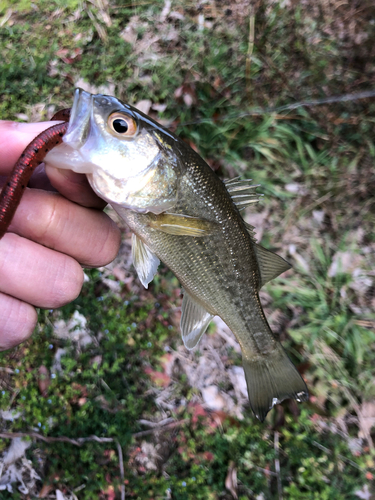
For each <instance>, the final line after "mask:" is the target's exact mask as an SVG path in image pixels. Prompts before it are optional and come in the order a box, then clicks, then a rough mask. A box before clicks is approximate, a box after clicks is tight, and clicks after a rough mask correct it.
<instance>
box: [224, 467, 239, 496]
mask: <svg viewBox="0 0 375 500" xmlns="http://www.w3.org/2000/svg"><path fill="white" fill-rule="evenodd" d="M225 487H226V489H227V490H228V491H230V493H231V494H232V496H233V498H236V499H237V498H238V496H237V491H236V490H237V469H236V468H235V466H234V462H233V461H232V460H231V461H230V462H229V467H228V472H227V477H226V478H225Z"/></svg>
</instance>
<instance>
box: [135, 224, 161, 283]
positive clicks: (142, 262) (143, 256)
mask: <svg viewBox="0 0 375 500" xmlns="http://www.w3.org/2000/svg"><path fill="white" fill-rule="evenodd" d="M132 257H133V264H134V267H135V270H136V271H137V274H138V278H139V280H140V282H141V283H142V285H143V286H144V287H145V288H148V284H149V283H150V281H152V279H153V277H154V276H155V274H156V272H157V270H158V266H159V264H160V260H159V259H158V257H156V255H155V254H154V253H153V252H151V250H150V249H149V248H148V246H147V245H146V244H145V243H143V241H142V240H141V239H140V238H138V236H136V235H135V234H134V233H133V235H132Z"/></svg>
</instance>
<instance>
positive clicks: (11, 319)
mask: <svg viewBox="0 0 375 500" xmlns="http://www.w3.org/2000/svg"><path fill="white" fill-rule="evenodd" d="M37 319H38V316H37V314H36V311H35V309H34V308H33V306H31V305H30V304H26V303H25V302H22V301H20V300H18V299H15V298H14V297H10V296H9V295H5V294H4V293H0V351H5V350H6V349H10V348H11V347H15V346H16V345H18V344H20V343H21V342H23V341H24V340H26V339H27V338H28V337H29V336H30V335H31V334H32V333H33V331H34V328H35V326H36V322H37Z"/></svg>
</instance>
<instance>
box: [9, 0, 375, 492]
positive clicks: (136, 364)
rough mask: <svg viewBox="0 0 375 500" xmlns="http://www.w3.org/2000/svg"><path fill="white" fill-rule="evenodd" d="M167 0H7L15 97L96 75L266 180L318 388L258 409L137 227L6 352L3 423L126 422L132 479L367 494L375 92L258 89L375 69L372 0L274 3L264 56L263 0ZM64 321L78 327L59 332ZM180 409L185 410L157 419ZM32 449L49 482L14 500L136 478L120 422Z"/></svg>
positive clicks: (268, 294)
mask: <svg viewBox="0 0 375 500" xmlns="http://www.w3.org/2000/svg"><path fill="white" fill-rule="evenodd" d="M167 5H168V4H167V3H164V2H162V1H161V0H160V1H155V2H148V1H145V2H134V1H133V2H129V3H120V4H119V3H118V2H117V3H116V2H112V1H108V2H97V1H90V2H81V1H76V0H71V1H69V2H60V1H52V2H48V3H47V2H45V1H44V0H42V1H40V2H38V3H37V4H35V3H32V2H29V1H26V0H23V1H22V2H10V1H3V2H0V47H1V54H2V61H1V63H0V116H1V118H3V119H25V115H26V116H27V117H28V119H30V120H42V119H46V118H48V117H50V116H51V115H52V114H53V112H54V110H56V109H58V108H63V107H68V106H70V105H71V102H72V95H73V88H74V86H75V85H76V84H77V82H83V81H84V82H87V83H89V84H90V85H91V86H92V87H91V90H92V91H93V92H95V91H98V92H104V93H105V92H107V93H113V94H115V95H116V96H118V97H119V98H121V99H123V100H124V101H126V102H129V103H131V104H135V105H136V104H137V103H138V102H139V101H141V100H148V101H149V104H150V105H151V109H150V113H151V115H152V116H153V117H155V118H157V119H159V120H161V121H162V122H163V123H166V124H167V125H168V126H169V127H170V128H171V129H172V130H174V131H176V132H177V133H178V134H179V135H180V136H181V137H182V138H183V139H184V140H186V141H187V142H189V143H190V144H192V145H193V146H194V147H195V148H196V149H197V150H198V151H199V152H200V154H202V156H203V157H204V158H205V159H206V160H207V161H208V162H209V164H210V165H211V166H212V168H214V169H215V170H216V172H217V173H218V174H219V175H220V176H221V177H233V176H235V175H242V176H244V177H249V178H253V180H254V183H260V184H261V185H262V187H261V188H260V189H259V191H260V192H263V193H264V194H265V196H264V198H263V199H262V201H261V203H260V204H259V206H258V207H255V208H254V209H252V211H249V213H248V214H247V215H246V217H247V218H248V219H249V222H250V223H251V222H252V221H253V222H254V225H256V226H257V227H256V229H257V231H258V235H259V234H262V244H264V245H265V246H266V247H269V248H272V249H275V250H277V251H278V252H279V253H281V254H282V255H284V256H285V257H286V258H287V259H289V260H290V261H291V262H292V264H293V266H294V269H293V271H289V272H288V273H287V274H285V275H284V276H283V277H281V278H278V279H277V280H274V281H273V282H272V283H270V284H268V285H267V286H266V287H265V289H264V290H263V291H262V294H261V295H262V300H263V303H264V307H265V311H266V315H267V317H268V318H269V319H270V323H271V326H272V328H273V329H274V330H275V331H277V332H278V333H279V334H280V335H281V338H282V340H283V343H284V345H286V348H287V350H288V352H289V353H290V354H291V356H292V358H293V360H294V362H296V364H297V365H298V366H299V369H300V371H301V372H302V373H303V375H304V377H305V379H306V380H307V383H308V385H309V389H310V392H311V398H310V401H309V403H306V404H304V405H302V406H298V407H297V406H296V405H294V404H291V403H288V402H286V403H284V404H283V405H281V406H279V407H278V408H277V410H274V411H273V412H271V414H270V415H269V417H268V418H267V422H266V423H265V424H264V425H261V424H259V423H257V422H256V421H255V420H254V418H253V417H252V415H251V412H250V410H249V408H248V407H247V406H246V404H245V400H243V399H241V395H240V393H239V392H238V390H237V387H235V386H234V385H233V380H232V379H231V378H230V376H229V374H230V373H232V372H231V370H232V368H234V367H236V366H237V365H240V364H241V360H240V357H239V354H238V353H237V352H236V350H235V349H234V348H232V347H230V345H229V344H226V343H224V342H223V341H222V340H220V339H221V337H220V336H219V335H218V334H216V333H215V329H212V331H211V333H210V335H208V336H206V337H205V339H203V341H202V343H201V345H200V347H199V350H198V351H197V352H195V353H193V354H186V352H185V351H184V350H183V348H182V347H181V346H180V344H181V341H180V338H179V333H178V330H177V324H178V319H179V318H178V313H177V312H176V307H177V306H179V305H180V290H179V284H178V282H177V280H176V279H175V278H174V277H173V276H172V274H171V273H170V272H168V271H167V270H166V269H165V268H162V269H161V273H160V275H158V276H157V277H156V279H155V280H154V282H153V283H152V284H151V286H150V289H149V290H148V291H144V290H143V289H142V288H141V287H140V286H139V283H138V281H137V279H135V278H134V271H133V270H132V268H131V267H129V264H128V262H129V259H128V253H127V250H126V248H128V246H127V245H128V233H127V232H126V231H125V230H124V238H125V240H124V241H125V243H124V245H125V246H124V249H123V251H122V252H121V254H120V256H119V258H118V259H117V261H116V264H115V265H114V266H109V267H108V268H107V269H101V270H99V271H96V270H92V271H89V272H87V275H88V278H89V279H88V281H87V283H85V285H84V288H83V291H82V293H81V295H80V297H79V298H78V299H77V300H76V301H75V302H74V303H72V304H70V305H68V306H66V307H64V308H62V309H61V310H59V311H40V316H39V325H38V328H37V331H36V333H35V334H34V336H33V338H32V339H31V340H29V341H27V342H26V343H25V344H23V345H22V346H20V347H19V348H17V349H15V350H13V351H11V352H7V353H3V354H1V355H0V359H1V364H2V365H3V366H4V367H6V368H7V371H1V372H0V390H1V399H0V408H1V409H2V410H9V411H13V412H15V416H14V419H13V420H1V430H2V432H10V433H14V432H26V433H30V432H39V433H40V434H42V435H44V436H47V437H49V438H52V437H61V436H65V437H67V438H69V439H71V440H73V439H76V438H79V437H87V436H90V435H96V436H98V437H101V438H105V437H107V438H113V439H116V440H117V441H118V442H119V443H120V445H121V447H122V450H123V453H124V480H125V487H126V495H127V497H129V498H135V499H138V498H139V499H143V498H155V499H163V498H177V499H179V500H180V499H181V500H183V499H190V498H194V499H199V498H202V499H203V498H204V499H230V498H233V496H232V493H231V491H235V492H236V494H237V496H238V498H240V499H245V498H254V499H255V498H257V499H267V500H268V499H270V500H271V499H276V498H277V499H280V498H282V497H283V498H290V499H291V500H298V499H317V498H319V499H335V498H337V499H341V498H346V499H353V500H355V499H357V498H360V495H362V498H363V495H366V491H369V492H370V493H369V494H372V491H373V474H374V451H373V444H372V424H373V423H375V412H374V396H375V394H374V392H375V391H374V383H373V380H374V368H373V367H374V346H375V338H374V325H375V314H374V305H375V298H374V290H375V283H374V277H373V276H374V274H373V269H374V264H375V259H374V254H375V252H374V249H375V239H374V231H373V225H374V218H375V214H374V210H375V205H374V201H373V186H374V181H375V170H374V166H373V165H374V156H375V146H374V138H373V124H374V106H375V105H374V102H373V100H372V99H366V100H359V101H352V102H341V103H335V104H330V105H327V104H325V105H321V106H313V107H299V108H297V109H295V110H292V111H279V112H268V113H265V112H264V111H262V109H265V108H267V109H268V108H277V107H279V106H283V105H288V104H291V103H294V102H296V101H305V100H311V99H320V98H324V97H326V96H331V95H339V94H348V93H354V92H359V91H362V90H368V89H371V85H372V82H373V81H374V75H375V66H374V64H373V62H372V61H373V60H374V55H375V54H374V46H375V44H374V43H373V40H374V29H375V28H374V25H373V24H371V22H370V21H371V17H372V14H371V13H372V10H371V3H370V2H364V3H363V5H362V7H361V9H359V8H358V9H357V8H356V7H355V6H353V5H351V4H345V5H344V4H340V3H339V2H330V3H326V2H319V3H318V4H317V3H310V4H296V5H295V6H291V5H289V4H287V3H285V2H284V3H282V2H273V3H268V2H263V3H261V4H260V3H259V5H257V6H255V7H254V12H253V15H255V33H254V35H255V45H254V50H253V53H252V57H251V64H250V72H248V73H246V64H248V63H246V61H247V60H248V57H247V54H248V53H249V20H250V16H251V15H252V14H251V13H250V12H249V10H248V6H247V4H243V5H242V4H240V3H236V4H233V6H231V7H230V8H227V7H224V5H222V4H221V3H220V2H216V3H205V4H202V5H201V6H200V7H197V6H196V4H195V3H193V2H180V1H178V0H175V1H173V2H172V4H171V7H170V10H169V12H167V10H168V9H166V10H165V11H163V9H164V8H166V7H167ZM163 12H164V13H163ZM202 23H203V24H202ZM25 33H27V37H25ZM156 105H159V108H158V107H157V106H156ZM160 105H162V107H160ZM158 109H159V110H158ZM160 109H162V111H160ZM259 221H261V222H259ZM116 266H117V268H121V269H122V271H123V272H122V274H121V273H120V275H119V271H118V269H117V271H116ZM77 315H78V316H77ZM77 317H78V318H81V320H82V318H84V320H85V321H87V325H86V328H82V327H81V326H80V325H79V322H78V323H77V321H76V322H75V323H74V322H72V318H77ZM57 323H58V324H59V325H60V327H61V325H62V327H64V328H65V329H67V328H68V329H69V327H70V328H73V330H74V331H75V333H74V332H71V333H70V335H68V334H65V336H64V335H60V336H59V335H58V334H57V332H58V330H57V328H56V325H57ZM64 325H65V326H64ZM69 325H70V326H69ZM85 335H89V336H90V339H91V343H89V344H85V343H84V342H83V341H82V338H83V337H84V336H85ZM74 339H75V340H74ZM212 353H216V355H215V354H212ZM215 356H216V357H215ZM217 358H218V359H217ZM213 359H215V360H216V361H213ZM200 360H203V362H202V361H200ZM168 363H169V364H168ZM199 363H201V364H199ZM210 363H213V364H212V365H211V364H210ZM204 364H206V365H207V367H211V366H212V367H213V368H212V370H213V371H214V372H215V374H217V376H216V375H215V380H214V381H211V382H210V384H211V385H212V384H213V385H217V387H218V388H219V392H220V391H221V392H220V394H221V397H222V398H224V399H225V398H227V399H225V401H226V404H225V405H224V406H222V409H221V410H218V411H213V410H210V409H208V408H207V406H205V405H204V404H203V399H202V391H201V389H202V387H205V386H204V384H203V382H204V381H203V382H199V383H202V384H203V386H202V385H199V383H198V382H197V383H195V384H194V383H193V380H194V377H193V374H194V371H197V370H199V369H200V367H201V366H202V365H204ZM41 367H43V368H41ZM168 367H169V368H168ZM223 367H224V369H223ZM207 369H208V370H209V369H210V368H207ZM199 373H201V372H199ZM203 374H204V377H208V375H207V373H205V372H203ZM204 377H203V378H204ZM45 380H47V382H46V384H45V385H46V387H45V386H43V384H42V382H43V381H45ZM230 405H232V406H230ZM17 414H20V416H18V417H17ZM16 417H17V418H16ZM167 418H169V419H171V418H172V419H174V422H173V425H175V426H174V427H173V426H172V427H170V428H169V427H166V428H165V429H164V430H163V429H162V430H157V429H156V430H155V429H154V430H152V429H153V428H152V427H150V426H148V427H147V425H150V424H149V423H150V422H151V424H152V423H155V422H158V421H162V420H165V419H167ZM142 422H143V423H142ZM145 422H146V424H145ZM147 422H148V424H147ZM145 430H146V431H147V430H148V431H150V432H149V433H147V434H146V435H144V436H143V435H141V436H139V435H138V433H140V432H143V431H145ZM277 442H279V447H278V446H277ZM9 444H10V440H9V439H3V440H2V441H1V442H0V451H4V450H6V449H7V448H8V446H9ZM26 455H27V458H28V459H30V460H31V461H32V467H33V468H34V469H35V471H36V472H37V473H38V474H39V476H40V478H41V479H40V481H37V482H36V484H35V486H33V487H31V489H30V494H29V496H27V495H26V494H23V493H21V492H19V491H18V490H17V486H16V485H14V487H13V493H10V492H4V491H2V495H3V497H4V498H20V499H23V498H35V497H36V495H37V494H38V493H40V492H41V491H42V492H43V494H45V495H48V494H49V495H50V497H52V498H54V497H55V496H56V495H57V493H56V490H57V489H59V490H60V491H62V492H63V494H64V497H65V498H75V497H74V496H73V494H74V495H76V497H77V498H79V499H80V500H81V499H86V498H87V499H89V498H94V497H95V498H100V499H108V500H111V499H113V498H115V497H118V498H120V497H121V494H120V483H123V481H122V479H121V474H120V464H119V455H118V449H117V447H116V443H115V442H108V443H103V442H102V443H100V442H86V443H85V444H84V445H82V446H81V447H77V446H75V445H74V444H72V443H66V442H65V443H61V442H48V441H47V442H42V441H39V440H35V439H34V440H33V442H32V445H31V447H30V448H29V449H28V450H27V452H26ZM277 464H279V468H280V472H278V465H277ZM231 469H234V470H235V471H236V475H237V480H235V479H233V476H231V477H232V479H228V477H229V475H228V473H229V471H230V470H231ZM0 484H1V483H0ZM43 488H44V490H43ZM45 492H47V493H45Z"/></svg>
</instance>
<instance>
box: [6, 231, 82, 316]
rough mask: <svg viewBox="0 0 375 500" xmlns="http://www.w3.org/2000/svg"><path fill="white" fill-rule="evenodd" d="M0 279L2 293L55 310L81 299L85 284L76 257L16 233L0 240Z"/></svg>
mask: <svg viewBox="0 0 375 500" xmlns="http://www.w3.org/2000/svg"><path fill="white" fill-rule="evenodd" d="M0 276H1V279H0V292H1V293H6V294H8V295H11V296H12V297H15V298H18V299H20V300H22V301H23V302H27V303H28V304H33V305H34V306H37V307H45V308H52V309H54V308H56V307H61V306H63V305H64V304H67V303H68V302H71V301H72V300H74V299H75V298H77V296H78V295H79V292H80V290H81V287H82V284H83V271H82V268H81V266H80V265H79V264H78V262H77V261H75V260H74V259H73V258H72V257H69V256H67V255H64V254H62V253H59V252H56V251H54V250H50V249H49V248H45V247H43V246H42V245H38V244H37V243H34V242H33V241H29V240H27V239H25V238H21V237H20V236H18V235H16V234H12V233H6V234H5V236H4V237H3V238H2V239H1V240H0Z"/></svg>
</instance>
